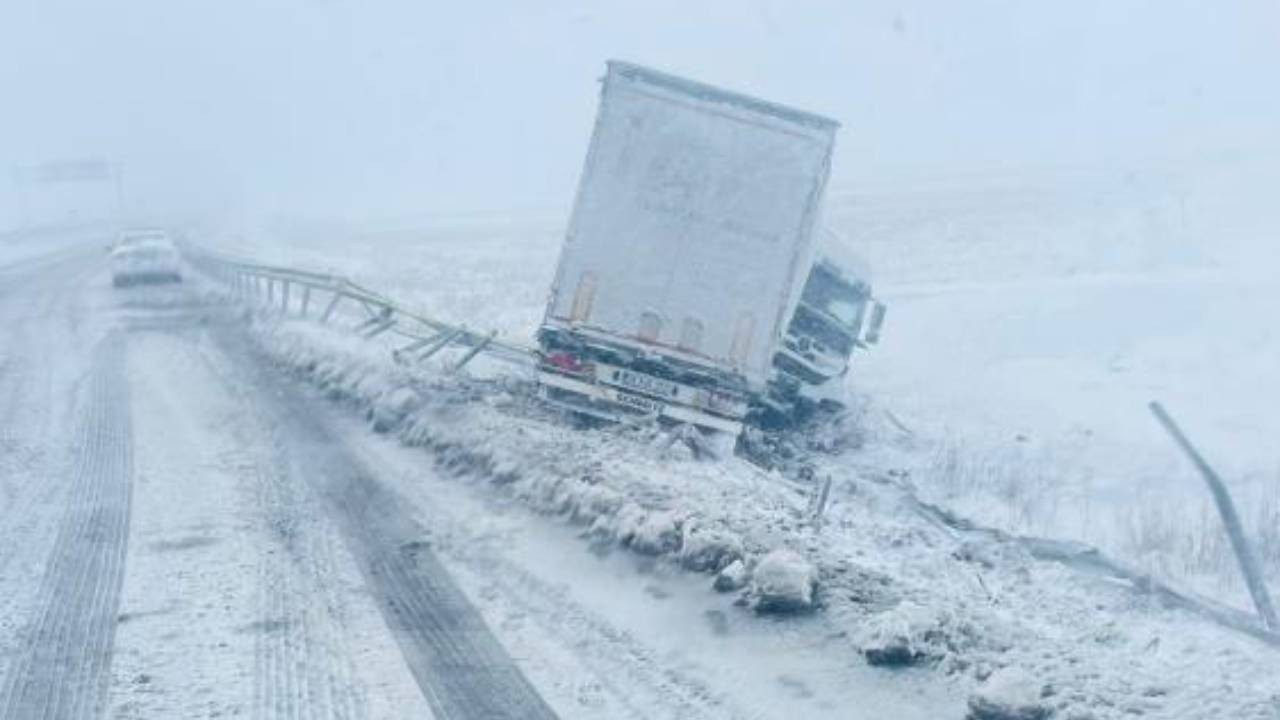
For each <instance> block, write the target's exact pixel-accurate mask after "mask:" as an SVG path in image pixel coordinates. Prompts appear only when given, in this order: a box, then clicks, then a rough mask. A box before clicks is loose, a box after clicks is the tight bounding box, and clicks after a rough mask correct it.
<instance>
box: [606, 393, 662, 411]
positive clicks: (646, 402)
mask: <svg viewBox="0 0 1280 720" xmlns="http://www.w3.org/2000/svg"><path fill="white" fill-rule="evenodd" d="M613 400H614V402H617V403H618V404H619V405H626V406H627V407H629V408H631V409H633V410H639V411H640V412H642V413H645V414H646V415H661V414H662V403H660V402H658V401H656V400H650V399H649V398H647V397H641V396H639V395H632V394H631V393H625V392H622V391H621V390H614V391H613Z"/></svg>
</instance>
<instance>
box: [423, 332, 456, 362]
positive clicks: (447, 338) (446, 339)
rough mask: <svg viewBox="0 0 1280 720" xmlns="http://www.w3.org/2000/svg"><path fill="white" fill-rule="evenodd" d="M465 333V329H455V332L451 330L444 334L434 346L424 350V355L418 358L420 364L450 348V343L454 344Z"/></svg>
mask: <svg viewBox="0 0 1280 720" xmlns="http://www.w3.org/2000/svg"><path fill="white" fill-rule="evenodd" d="M464 332H466V329H465V328H454V329H453V330H450V331H449V332H448V333H442V335H443V337H441V338H440V339H439V340H437V341H436V342H435V344H434V345H432V346H431V347H429V348H427V349H426V350H424V351H423V353H422V354H421V355H419V356H418V362H423V361H424V360H427V359H428V358H430V357H431V356H432V355H435V354H436V353H438V352H440V351H441V350H443V349H445V348H446V347H448V345H449V343H451V342H453V341H454V339H455V338H457V337H458V336H459V335H461V334H462V333H464Z"/></svg>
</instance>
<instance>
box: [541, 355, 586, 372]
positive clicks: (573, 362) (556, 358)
mask: <svg viewBox="0 0 1280 720" xmlns="http://www.w3.org/2000/svg"><path fill="white" fill-rule="evenodd" d="M547 363H548V364H550V365H551V366H552V367H555V368H558V369H560V370H564V371H565V372H571V373H580V372H583V371H584V370H586V369H587V367H586V365H585V364H583V362H582V360H581V359H579V358H578V356H577V355H574V354H573V353H567V352H553V353H548V354H547Z"/></svg>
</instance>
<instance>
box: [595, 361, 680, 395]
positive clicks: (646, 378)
mask: <svg viewBox="0 0 1280 720" xmlns="http://www.w3.org/2000/svg"><path fill="white" fill-rule="evenodd" d="M604 381H605V382H607V383H609V384H611V385H618V386H620V387H624V388H629V389H631V390H638V391H640V392H642V393H645V394H648V395H656V396H657V397H664V398H674V397H675V396H676V395H677V394H678V393H679V392H680V390H679V388H680V386H679V385H677V384H676V383H673V382H671V381H670V380H662V379H661V378H656V377H653V376H652V375H645V374H644V373H638V372H632V371H631V370H624V369H623V368H610V369H608V370H607V371H606V372H605V373H604Z"/></svg>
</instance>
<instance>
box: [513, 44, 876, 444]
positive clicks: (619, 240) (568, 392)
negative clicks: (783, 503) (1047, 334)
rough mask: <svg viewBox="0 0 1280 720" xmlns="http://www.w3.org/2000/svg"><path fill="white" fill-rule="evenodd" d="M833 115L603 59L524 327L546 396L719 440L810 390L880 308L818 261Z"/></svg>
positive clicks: (855, 277)
mask: <svg viewBox="0 0 1280 720" xmlns="http://www.w3.org/2000/svg"><path fill="white" fill-rule="evenodd" d="M838 127H839V125H838V123H837V122H836V121H834V120H831V119H828V118H825V117H822V116H820V115H815V114H813V113H809V112H804V111H801V110H796V109H793V108H789V107H785V106H783V105H778V104H775V103H771V102H766V101H764V100H759V99H756V98H753V97H749V96H746V95H743V94H739V93H735V92H730V91H726V90H722V89H719V88H716V87H712V86H710V85H706V84H703V83H699V82H694V81H691V80H687V79H684V78H680V77H676V76H674V75H670V74H667V73H663V72H659V71H656V70H652V69H649V68H645V67H641V66H639V65H635V64H632V63H627V62H621V61H610V62H609V63H608V64H607V70H606V73H605V76H604V78H603V80H602V89H601V95H600V104H599V110H598V114H597V117H596V122H595V128H594V131H593V133H592V137H591V142H590V146H589V148H588V152H587V158H586V162H585V166H584V168H583V171H582V175H581V179H580V183H579V187H578V192H577V197H576V199H575V203H574V207H573V211H572V215H571V217H570V221H569V225H568V230H567V233H566V236H565V241H564V245H563V248H562V251H561V255H560V259H559V264H558V266H557V269H556V274H555V278H554V280H553V283H552V286H551V291H550V295H549V299H548V303H547V307H546V312H545V315H544V318H543V322H542V324H541V326H540V328H539V330H538V333H537V338H538V345H539V368H538V383H539V387H540V391H541V393H542V394H543V396H544V397H545V398H546V399H548V400H550V401H552V402H553V403H555V404H557V405H561V406H564V407H567V408H569V409H570V410H572V411H573V412H575V413H577V414H580V415H587V416H593V417H596V418H601V419H604V420H608V421H613V422H641V421H647V420H651V419H658V420H662V421H665V422H673V423H681V424H687V425H690V426H693V427H696V428H698V429H700V430H701V431H703V432H704V433H706V434H709V435H715V434H719V435H721V436H723V437H728V438H736V437H737V435H738V434H739V433H740V432H741V430H742V428H743V424H744V423H745V422H748V421H750V420H751V418H752V417H755V416H763V415H769V416H772V417H775V418H777V417H785V416H787V414H788V413H793V412H796V411H799V410H800V409H802V408H804V407H806V406H809V405H812V404H813V403H817V402H821V398H820V397H818V395H821V393H819V392H816V391H817V390H818V389H819V388H821V387H823V386H826V385H827V384H828V383H830V382H831V381H833V380H834V379H835V378H838V377H842V376H843V375H844V373H845V372H846V370H847V367H848V359H849V353H850V352H851V351H852V350H853V348H855V347H857V346H858V345H859V344H864V345H865V344H868V343H870V342H873V341H874V339H875V336H876V335H877V334H878V325H879V320H881V319H882V318H883V306H881V305H878V304H876V303H874V301H873V300H872V299H871V295H870V286H869V283H868V282H867V281H866V280H865V279H864V278H863V277H861V276H860V275H859V274H858V273H857V272H856V271H854V270H851V269H848V268H843V267H841V266H839V265H837V264H836V263H835V262H833V261H830V260H827V259H820V260H818V261H817V262H816V263H815V261H814V258H815V256H816V250H817V248H816V246H817V245H818V243H817V240H818V238H819V233H818V232H817V227H818V221H819V214H820V211H821V204H822V198H823V193H824V189H825V187H826V184H827V176H828V173H829V169H830V164H831V153H832V148H833V146H834V142H835V134H836V130H837V128H838ZM876 308H879V309H878V310H877V309H876ZM841 356H843V360H841Z"/></svg>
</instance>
